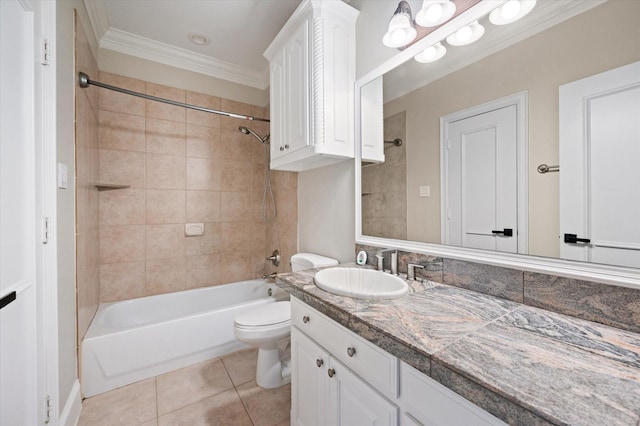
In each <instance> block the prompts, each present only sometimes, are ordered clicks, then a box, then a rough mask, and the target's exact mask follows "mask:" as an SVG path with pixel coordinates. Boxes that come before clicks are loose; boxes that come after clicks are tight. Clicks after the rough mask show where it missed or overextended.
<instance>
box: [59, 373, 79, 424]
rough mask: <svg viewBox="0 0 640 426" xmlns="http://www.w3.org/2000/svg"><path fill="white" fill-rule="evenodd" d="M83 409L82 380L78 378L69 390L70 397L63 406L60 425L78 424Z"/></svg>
mask: <svg viewBox="0 0 640 426" xmlns="http://www.w3.org/2000/svg"><path fill="white" fill-rule="evenodd" d="M80 411H82V398H81V397H80V381H79V380H76V381H75V383H74V384H73V387H72V388H71V392H69V397H68V398H67V401H66V402H65V404H64V407H63V408H62V412H61V413H60V419H59V421H58V425H59V426H76V425H77V424H78V420H79V419H80Z"/></svg>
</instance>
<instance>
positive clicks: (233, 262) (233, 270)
mask: <svg viewBox="0 0 640 426" xmlns="http://www.w3.org/2000/svg"><path fill="white" fill-rule="evenodd" d="M251 278H252V271H251V252H248V251H246V252H243V251H235V252H234V251H223V252H222V253H221V257H220V280H221V281H222V282H223V283H234V282H237V281H244V280H249V279H251Z"/></svg>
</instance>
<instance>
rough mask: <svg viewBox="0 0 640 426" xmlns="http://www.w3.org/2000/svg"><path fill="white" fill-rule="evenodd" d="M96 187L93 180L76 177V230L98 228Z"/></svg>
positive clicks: (82, 230) (83, 230)
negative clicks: (88, 180)
mask: <svg viewBox="0 0 640 426" xmlns="http://www.w3.org/2000/svg"><path fill="white" fill-rule="evenodd" d="M98 205H99V202H98V189H97V188H96V186H95V184H94V183H93V182H87V181H86V180H84V179H81V178H78V179H76V232H86V231H89V230H91V229H96V228H98Z"/></svg>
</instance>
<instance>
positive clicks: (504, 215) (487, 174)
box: [441, 102, 526, 253]
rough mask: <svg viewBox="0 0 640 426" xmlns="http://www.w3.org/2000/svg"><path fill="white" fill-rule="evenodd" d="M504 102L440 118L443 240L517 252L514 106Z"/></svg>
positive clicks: (470, 246)
mask: <svg viewBox="0 0 640 426" xmlns="http://www.w3.org/2000/svg"><path fill="white" fill-rule="evenodd" d="M504 103H505V102H498V103H489V104H486V105H482V106H480V107H474V108H472V109H470V110H465V111H461V112H458V113H454V114H451V115H449V116H446V117H444V118H443V119H442V146H441V148H442V150H441V155H442V163H443V168H442V185H443V189H442V195H443V202H442V206H443V211H442V220H443V224H442V225H443V226H442V230H443V231H442V234H443V235H442V241H443V243H444V244H448V245H454V246H459V247H468V248H478V249H484V250H493V251H501V252H507V253H518V248H519V244H518V239H519V226H518V208H519V206H518V108H517V104H516V103H511V104H509V102H507V105H504ZM521 149H522V148H521ZM525 247H526V246H525Z"/></svg>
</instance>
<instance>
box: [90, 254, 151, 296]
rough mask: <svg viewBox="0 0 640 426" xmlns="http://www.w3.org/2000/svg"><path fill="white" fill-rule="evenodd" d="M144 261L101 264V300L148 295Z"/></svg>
mask: <svg viewBox="0 0 640 426" xmlns="http://www.w3.org/2000/svg"><path fill="white" fill-rule="evenodd" d="M146 295H147V293H146V289H145V264H144V262H143V261H142V262H127V263H110V264H105V265H101V266H100V302H101V303H108V302H115V301H118V300H127V299H133V298H136V297H142V296H146Z"/></svg>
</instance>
